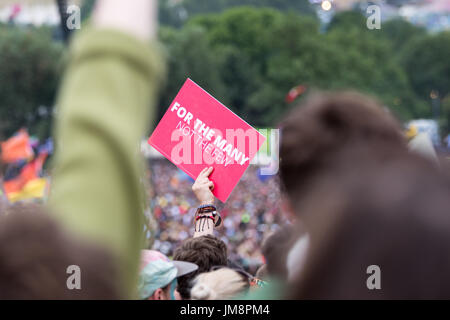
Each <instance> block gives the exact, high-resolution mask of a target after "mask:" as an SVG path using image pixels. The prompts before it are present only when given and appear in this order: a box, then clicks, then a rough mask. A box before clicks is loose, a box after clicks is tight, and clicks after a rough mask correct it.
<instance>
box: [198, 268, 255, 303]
mask: <svg viewBox="0 0 450 320" xmlns="http://www.w3.org/2000/svg"><path fill="white" fill-rule="evenodd" d="M248 287H249V284H248V282H247V281H246V280H245V279H244V278H243V277H242V275H240V274H239V273H238V272H236V271H234V270H232V269H229V268H221V269H219V270H215V271H211V272H206V273H201V274H200V275H198V276H197V277H196V278H195V280H194V286H193V287H192V289H191V299H192V300H227V299H231V298H234V297H235V296H237V295H238V294H240V293H242V292H244V291H245V290H246V289H247V288H248Z"/></svg>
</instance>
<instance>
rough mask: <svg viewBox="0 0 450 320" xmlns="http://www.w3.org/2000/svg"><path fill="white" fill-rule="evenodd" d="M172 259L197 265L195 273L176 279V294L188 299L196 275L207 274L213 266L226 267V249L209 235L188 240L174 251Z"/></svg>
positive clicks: (220, 241)
mask: <svg viewBox="0 0 450 320" xmlns="http://www.w3.org/2000/svg"><path fill="white" fill-rule="evenodd" d="M173 258H174V259H175V260H178V261H186V262H192V263H195V264H196V265H198V270H197V271H195V272H192V273H190V274H187V275H185V276H182V277H179V278H178V288H177V291H178V293H179V294H180V296H181V298H182V299H189V298H190V291H191V286H192V283H191V282H192V280H193V279H194V278H195V276H197V274H199V273H202V272H208V271H209V270H210V269H211V268H212V267H213V266H225V265H227V247H226V245H225V243H224V242H223V241H222V240H220V239H218V238H216V237H214V236H210V235H207V236H201V237H196V238H190V239H187V240H185V241H183V243H182V244H181V245H180V246H179V247H178V248H177V249H176V250H175V253H174V257H173Z"/></svg>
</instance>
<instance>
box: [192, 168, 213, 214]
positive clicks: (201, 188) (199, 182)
mask: <svg viewBox="0 0 450 320" xmlns="http://www.w3.org/2000/svg"><path fill="white" fill-rule="evenodd" d="M213 170H214V168H213V167H209V168H205V169H203V170H202V171H201V172H200V174H199V175H198V177H197V179H196V180H195V182H194V184H193V185H192V191H194V194H195V196H196V197H197V199H198V201H200V205H206V204H214V195H213V193H212V192H211V190H213V189H214V183H213V182H212V181H211V180H209V179H208V177H209V175H210V174H211V172H213Z"/></svg>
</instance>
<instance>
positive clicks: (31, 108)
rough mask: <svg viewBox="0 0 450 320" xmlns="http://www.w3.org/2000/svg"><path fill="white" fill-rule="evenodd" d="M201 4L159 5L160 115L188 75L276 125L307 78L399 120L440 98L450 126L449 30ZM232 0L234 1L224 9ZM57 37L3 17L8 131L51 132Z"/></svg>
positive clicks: (3, 122) (315, 86) (0, 61)
mask: <svg viewBox="0 0 450 320" xmlns="http://www.w3.org/2000/svg"><path fill="white" fill-rule="evenodd" d="M198 2H202V1H188V0H185V1H183V2H182V3H184V6H183V9H184V10H185V11H187V10H190V11H188V13H187V14H185V15H183V14H180V13H178V17H184V20H183V21H181V20H176V19H175V20H174V19H172V20H170V18H169V17H167V14H168V12H172V13H176V12H178V11H179V10H180V9H179V8H178V9H177V10H178V11H177V10H175V9H173V8H172V9H173V10H172V11H170V10H168V7H165V6H164V3H166V2H164V1H163V4H162V5H161V9H160V10H161V12H160V19H161V21H162V26H161V28H160V40H161V42H162V43H163V48H164V50H163V51H164V54H165V56H166V59H167V62H168V77H167V79H168V80H167V81H166V83H165V85H164V86H163V90H162V92H161V94H160V103H159V110H158V114H159V116H161V115H162V114H163V113H164V112H165V110H166V109H167V108H168V106H169V104H170V102H171V101H172V100H173V98H174V97H175V95H176V93H177V91H178V90H179V88H180V87H181V85H182V84H183V82H184V81H185V79H186V78H187V77H189V78H191V79H192V80H194V81H195V82H197V83H198V84H199V85H200V86H202V87H203V88H204V89H206V90H207V91H209V92H210V93H211V94H212V95H214V96H215V97H216V98H217V99H219V100H220V101H221V102H223V103H224V104H225V105H227V106H228V107H230V108H231V109H232V110H233V111H234V112H236V113H237V114H239V115H240V116H241V117H243V118H244V119H245V120H246V121H247V122H249V123H251V124H252V125H255V126H260V127H261V126H267V127H269V126H274V125H276V124H277V122H278V121H279V119H280V117H281V116H282V115H283V114H284V113H285V112H286V111H287V110H288V109H289V108H291V107H292V106H293V105H295V104H296V103H297V102H298V101H301V99H304V95H302V96H300V97H299V98H297V100H296V101H294V102H293V103H288V102H286V100H285V97H286V95H287V93H288V92H289V90H290V89H291V88H293V87H295V86H297V85H304V86H305V87H306V88H307V92H312V91H315V90H339V89H349V88H351V89H356V90H359V91H361V92H364V93H367V94H370V95H373V96H375V97H377V98H378V99H379V100H380V101H381V102H382V103H383V104H384V105H386V107H388V108H389V109H390V110H392V112H393V113H394V114H395V115H396V116H397V117H398V118H399V119H400V120H402V121H406V120H409V119H413V118H431V117H432V116H433V114H432V101H431V98H434V99H435V101H434V102H433V103H436V101H438V105H439V108H438V110H439V114H438V116H439V121H440V124H441V126H442V129H443V130H442V133H447V132H448V131H449V124H450V96H449V87H450V86H449V81H450V80H449V76H448V75H449V74H450V60H449V59H448V57H449V56H450V32H448V31H446V32H440V33H437V34H430V33H428V32H427V31H426V30H425V29H423V28H420V27H417V26H414V25H412V24H410V23H408V22H406V21H403V20H391V21H388V22H384V23H382V26H381V29H380V30H368V29H367V28H366V17H365V16H364V15H363V14H362V13H361V12H359V11H347V12H342V13H338V14H336V15H335V16H334V17H333V19H332V21H331V22H330V23H329V24H328V25H326V26H323V25H321V23H320V22H319V20H318V19H317V17H316V16H315V14H314V11H313V10H312V9H311V8H310V7H308V6H309V3H308V2H307V1H295V2H294V1H283V0H277V1H275V0H272V1H270V0H267V1H265V2H267V3H269V2H271V3H272V4H273V6H272V7H265V6H264V4H262V2H259V1H258V3H259V4H258V5H255V2H256V1H251V0H248V1H244V3H245V4H248V6H237V4H238V1H233V0H221V1H219V0H217V1H216V0H215V1H212V0H208V1H205V2H207V3H208V6H209V7H208V6H206V7H207V8H209V11H208V10H206V11H205V10H204V11H200V10H197V11H196V9H195V8H197V9H198V8H201V6H200V4H199V3H198ZM242 2H243V1H239V3H242ZM263 2H264V1H263ZM227 3H228V5H229V6H230V7H231V8H229V9H227V10H224V11H223V9H225V8H226V5H227ZM166 4H167V3H166ZM194 4H197V5H194ZM288 4H291V6H289V5H288ZM294 4H295V5H296V6H297V7H295V6H293V5H294ZM178 5H179V4H178ZM189 5H192V7H189ZM277 5H278V6H277ZM172 6H173V5H172ZM186 8H187V9H186ZM308 8H309V9H308ZM164 10H166V13H167V14H166V16H165V15H164V14H165V13H164ZM186 16H187V17H186ZM54 35H55V30H54V29H52V28H48V27H43V28H29V27H19V26H10V25H0V135H2V136H3V137H5V136H8V135H10V134H11V133H13V132H14V131H15V130H17V129H18V128H20V127H22V126H27V127H29V128H30V131H31V132H32V133H34V134H36V135H38V136H40V137H46V136H48V135H50V134H51V126H50V123H51V122H50V120H51V118H52V117H53V116H54V113H53V108H52V107H53V105H54V103H55V93H56V91H57V87H58V83H59V82H60V76H61V73H62V71H63V68H64V53H65V49H64V46H63V44H62V43H60V42H58V41H55V40H54ZM436 99H437V100H436Z"/></svg>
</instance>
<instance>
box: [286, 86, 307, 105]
mask: <svg viewBox="0 0 450 320" xmlns="http://www.w3.org/2000/svg"><path fill="white" fill-rule="evenodd" d="M305 91H306V87H305V86H303V85H299V86H296V87H294V88H292V89H291V90H289V93H288V94H287V96H286V102H287V103H291V102H292V101H294V100H295V99H296V98H297V97H298V96H299V95H301V94H303V93H304V92H305Z"/></svg>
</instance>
